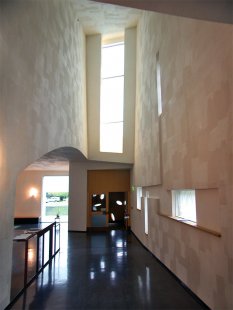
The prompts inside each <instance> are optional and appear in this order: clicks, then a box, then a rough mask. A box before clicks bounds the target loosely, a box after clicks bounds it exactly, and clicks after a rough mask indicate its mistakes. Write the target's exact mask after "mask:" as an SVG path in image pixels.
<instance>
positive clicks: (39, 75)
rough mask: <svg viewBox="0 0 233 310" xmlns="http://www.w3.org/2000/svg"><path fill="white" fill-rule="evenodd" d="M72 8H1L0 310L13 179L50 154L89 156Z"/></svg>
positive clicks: (6, 287) (7, 268) (38, 4)
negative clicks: (72, 151) (67, 151)
mask: <svg viewBox="0 0 233 310" xmlns="http://www.w3.org/2000/svg"><path fill="white" fill-rule="evenodd" d="M76 21H77V16H76V14H75V10H74V8H73V5H72V2H64V1H60V0H56V1H53V0H48V1H38V0H35V1H29V0H22V1H17V0H12V1H7V0H3V1H0V73H1V74H0V87H1V91H0V107H1V113H0V169H1V170H0V174H1V178H0V192H1V196H0V261H1V266H4V268H1V269H0V292H1V294H0V309H3V308H4V307H5V306H6V305H7V304H8V302H9V293H10V274H11V249H12V236H13V234H12V230H13V214H14V197H15V187H16V178H17V175H18V173H19V172H20V171H22V170H23V169H24V168H25V167H26V166H28V164H30V163H32V162H34V161H35V160H36V159H38V158H40V157H41V156H42V155H44V154H45V153H47V152H49V151H52V150H53V149H56V148H59V147H64V146H72V147H74V148H77V149H79V150H80V151H81V152H82V153H83V154H84V155H86V154H87V129H86V98H85V93H86V91H85V37H84V33H83V30H82V28H81V25H80V24H79V23H77V22H76Z"/></svg>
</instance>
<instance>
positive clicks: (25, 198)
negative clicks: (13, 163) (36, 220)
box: [14, 170, 69, 217]
mask: <svg viewBox="0 0 233 310" xmlns="http://www.w3.org/2000/svg"><path fill="white" fill-rule="evenodd" d="M63 175H65V176H66V175H67V176H68V175H69V172H68V171H67V172H65V171H33V170H31V171H30V170H28V171H27V170H25V171H23V172H22V173H20V174H19V176H18V178H17V183H16V195H15V210H14V217H41V202H42V201H41V200H42V194H43V193H42V186H43V177H44V176H63ZM31 188H34V189H36V190H37V191H38V193H37V195H36V197H30V190H31Z"/></svg>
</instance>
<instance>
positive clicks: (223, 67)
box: [132, 13, 233, 310]
mask: <svg viewBox="0 0 233 310" xmlns="http://www.w3.org/2000/svg"><path fill="white" fill-rule="evenodd" d="M137 39H138V44H137V46H138V58H137V66H138V71H137V72H138V74H137V104H136V129H135V135H136V141H135V165H134V184H136V185H138V186H143V187H144V188H143V195H144V196H145V192H146V191H149V196H150V197H153V198H157V200H156V199H149V235H148V236H146V235H145V233H144V207H143V208H142V211H138V210H137V209H136V205H135V204H136V199H135V197H134V199H133V200H132V201H134V206H133V210H132V229H133V231H134V232H135V234H136V235H137V236H138V237H139V239H140V240H141V241H142V242H143V243H144V244H145V245H146V246H147V247H148V248H149V249H150V250H151V251H152V252H153V253H154V254H155V255H156V256H157V257H158V258H159V259H160V260H161V261H162V262H163V263H164V264H165V265H166V266H167V267H168V268H169V269H171V270H172V271H173V272H174V273H175V274H176V275H177V276H178V277H179V278H180V279H181V280H182V281H183V282H184V283H186V285H187V286H188V287H189V288H190V289H191V290H192V291H193V292H194V293H195V294H197V295H198V296H199V297H200V298H201V299H202V300H203V301H204V302H205V303H207V304H208V305H209V306H210V308H211V309H216V310H219V309H232V307H233V299H232V291H233V278H232V277H233V272H232V264H233V247H232V236H233V232H232V227H233V220H232V215H233V210H232V208H233V201H232V116H233V115H232V102H233V101H232V72H233V67H232V66H233V61H232V55H233V50H232V26H231V25H224V24H218V23H212V22H202V21H195V20H191V19H185V18H178V17H172V16H166V15H160V14H156V13H145V14H144V15H143V17H142V19H141V20H140V22H139V25H138V38H137ZM158 51H159V54H160V64H161V80H162V101H163V113H162V116H161V119H160V120H159V119H158V116H157V97H156V79H155V77H156V53H157V52H158ZM160 159H162V160H160ZM173 188H174V189H175V188H178V189H179V188H181V189H182V188H194V189H198V191H197V194H198V201H197V203H198V206H197V207H198V211H199V213H198V221H199V222H200V223H201V224H202V225H203V226H206V228H212V229H216V230H218V231H219V232H220V233H221V234H222V236H221V238H218V237H215V236H213V235H210V234H207V233H205V232H203V231H199V230H197V229H194V228H190V227H189V226H185V225H183V224H180V223H179V222H175V221H171V220H169V219H166V218H164V217H160V216H159V215H158V214H157V212H158V204H159V205H160V211H161V212H163V213H165V214H171V208H172V205H171V192H170V189H173ZM134 196H135V193H134Z"/></svg>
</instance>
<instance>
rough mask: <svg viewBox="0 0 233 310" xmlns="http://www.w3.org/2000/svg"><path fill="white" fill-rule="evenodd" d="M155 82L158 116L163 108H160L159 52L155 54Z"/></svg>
mask: <svg viewBox="0 0 233 310" xmlns="http://www.w3.org/2000/svg"><path fill="white" fill-rule="evenodd" d="M156 81H157V102H158V115H159V116H160V115H161V114H162V111H163V106H162V91H161V72H160V62H159V52H158V53H157V54H156Z"/></svg>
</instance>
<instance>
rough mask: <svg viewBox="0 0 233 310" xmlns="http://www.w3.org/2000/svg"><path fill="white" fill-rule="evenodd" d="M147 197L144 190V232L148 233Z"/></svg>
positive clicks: (147, 193)
mask: <svg viewBox="0 0 233 310" xmlns="http://www.w3.org/2000/svg"><path fill="white" fill-rule="evenodd" d="M148 198H149V192H146V197H145V198H144V212H145V234H146V235H148V231H149V223H148Z"/></svg>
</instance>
